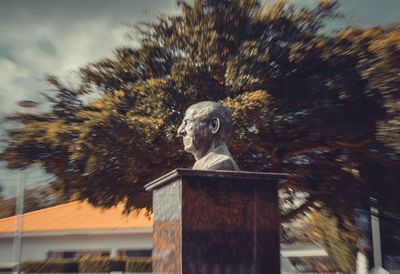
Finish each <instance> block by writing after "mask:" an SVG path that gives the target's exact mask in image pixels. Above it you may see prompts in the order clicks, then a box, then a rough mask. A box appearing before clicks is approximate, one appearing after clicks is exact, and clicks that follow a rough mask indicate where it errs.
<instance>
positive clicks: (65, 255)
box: [47, 250, 110, 259]
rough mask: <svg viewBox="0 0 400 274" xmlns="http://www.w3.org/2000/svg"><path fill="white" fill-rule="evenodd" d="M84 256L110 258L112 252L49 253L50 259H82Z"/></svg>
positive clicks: (70, 251)
mask: <svg viewBox="0 0 400 274" xmlns="http://www.w3.org/2000/svg"><path fill="white" fill-rule="evenodd" d="M82 256H107V257H109V256H110V251H107V250H68V251H67V250H65V251H64V250H63V251H52V250H51V251H49V252H48V253H47V258H48V259H60V258H72V259H73V258H80V257H82Z"/></svg>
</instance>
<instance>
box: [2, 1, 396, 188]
mask: <svg viewBox="0 0 400 274" xmlns="http://www.w3.org/2000/svg"><path fill="white" fill-rule="evenodd" d="M265 1H267V0H265ZM268 1H270V0H268ZM271 1H272V0H271ZM271 1H270V2H271ZM187 2H188V3H191V2H193V1H187ZM292 2H294V3H295V4H299V5H312V4H314V3H315V0H292ZM342 3H343V5H342V9H341V10H342V11H344V12H346V13H347V14H348V15H350V19H349V23H351V24H356V25H358V26H362V27H366V26H371V25H382V24H383V25H385V24H389V23H391V22H393V21H395V20H396V19H397V20H399V19H400V0H343V1H342ZM177 11H178V9H177V5H176V0H113V1H110V0H0V119H1V117H2V116H4V115H8V114H11V113H13V112H16V111H24V109H22V108H21V107H19V106H18V102H19V101H21V100H34V101H37V102H39V103H41V102H42V104H39V106H38V110H36V111H40V110H42V111H43V110H44V109H45V106H46V104H45V103H43V98H42V97H41V96H40V93H41V92H43V91H49V86H48V85H47V84H46V82H45V81H44V77H45V75H46V74H54V75H56V76H59V77H61V78H63V77H66V78H67V77H73V75H74V73H75V72H76V71H77V70H78V69H79V67H81V66H83V65H85V64H87V63H88V62H94V61H96V60H98V59H100V58H105V57H111V56H112V50H113V48H115V47H118V46H121V45H125V46H129V45H134V40H131V39H128V38H127V33H128V30H129V29H128V27H127V26H126V24H128V23H134V22H137V21H139V20H146V21H148V20H152V19H154V18H156V16H157V15H158V14H160V13H166V14H171V13H176V12H177ZM2 126H3V125H2V123H1V120H0V133H1V127H2ZM28 174H29V176H28V183H29V184H39V183H41V182H46V180H48V177H49V175H47V174H45V173H44V172H43V171H42V170H41V169H40V168H38V167H33V168H31V169H29V172H28ZM19 177H21V172H20V171H9V170H6V169H5V165H4V163H0V185H3V188H5V190H6V193H11V192H13V191H14V190H15V184H16V181H17V180H19ZM46 178H47V179H46ZM10 186H11V187H10Z"/></svg>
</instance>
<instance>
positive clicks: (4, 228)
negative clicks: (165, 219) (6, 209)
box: [0, 201, 153, 234]
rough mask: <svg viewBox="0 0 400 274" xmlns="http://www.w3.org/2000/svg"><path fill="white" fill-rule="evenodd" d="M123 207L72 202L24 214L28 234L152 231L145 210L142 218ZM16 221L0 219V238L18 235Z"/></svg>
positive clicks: (13, 219)
mask: <svg viewBox="0 0 400 274" xmlns="http://www.w3.org/2000/svg"><path fill="white" fill-rule="evenodd" d="M123 209H124V206H123V205H122V204H120V205H118V206H115V207H112V208H110V209H102V208H95V207H93V206H92V205H90V204H89V203H87V202H80V201H76V202H70V203H66V204H62V205H58V206H53V207H49V208H46V209H41V210H37V211H33V212H29V213H26V214H24V220H23V221H24V224H23V231H24V232H38V231H60V230H107V229H108V230H109V229H124V228H125V229H129V228H151V227H152V225H153V218H152V216H151V217H150V218H149V217H148V216H146V215H145V211H144V210H142V211H140V212H139V214H135V213H131V214H129V215H125V214H123V213H122V211H123ZM15 224H16V217H15V216H12V217H8V218H4V219H0V234H1V233H12V232H14V231H15Z"/></svg>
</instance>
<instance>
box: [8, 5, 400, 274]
mask: <svg viewBox="0 0 400 274" xmlns="http://www.w3.org/2000/svg"><path fill="white" fill-rule="evenodd" d="M0 5H1V6H0V7H1V8H0V33H1V36H0V67H1V74H0V189H1V192H0V218H1V219H0V270H4V271H6V270H10V269H14V270H16V271H18V272H19V271H22V270H23V271H25V272H40V271H42V272H88V271H89V272H95V271H98V272H110V271H113V270H118V271H127V272H135V271H137V272H140V271H142V272H143V271H147V272H150V271H151V259H150V256H151V226H152V215H151V202H152V201H151V194H150V193H147V192H145V191H144V189H143V186H144V185H145V184H146V183H148V182H150V181H151V180H153V179H155V178H157V177H159V176H161V175H162V174H164V173H166V172H168V171H170V170H172V169H175V168H177V167H190V166H191V165H192V164H193V162H194V160H193V159H192V158H191V156H190V155H187V154H186V153H185V152H184V151H182V145H181V140H180V138H178V137H177V136H176V130H177V126H178V125H179V124H180V122H181V119H182V117H183V116H184V111H185V110H186V108H187V107H188V106H189V105H191V104H193V103H195V102H198V101H202V100H214V101H219V102H221V103H223V104H224V105H226V106H227V107H229V108H230V109H231V110H232V113H233V118H234V133H233V135H232V138H231V140H230V141H229V143H228V146H229V148H230V150H231V152H232V154H233V156H234V158H235V159H236V161H237V162H238V164H239V166H240V167H241V169H242V170H246V171H263V172H285V173H288V174H289V177H288V178H287V179H285V180H282V181H281V182H280V183H279V186H280V198H281V213H282V216H281V221H282V227H281V258H282V259H281V260H282V272H293V273H294V272H296V273H298V272H318V273H328V272H341V273H354V272H356V271H358V273H367V271H368V270H369V269H372V268H373V267H383V268H385V269H386V270H388V271H389V272H390V273H399V272H396V271H400V199H399V198H398V197H400V182H399V180H400V116H399V115H400V91H399V87H400V21H399V20H400V2H399V1H398V0H381V1H373V0H348V1H334V0H321V1H317V0H297V1H296V0H293V1H256V0H195V1H174V0H171V1H170V0H152V1H139V0H135V1H128V0H118V1H113V2H111V1H103V0H100V1H99V0H97V1H94V0H87V1H75V0H71V1H48V0H37V1H8V0H1V1H0ZM115 216H118V218H116V217H115ZM111 231H113V232H112V233H111ZM127 231H128V232H127ZM66 235H69V236H66ZM83 235H87V236H83ZM127 242H131V243H132V244H127ZM373 243H374V244H373ZM21 262H22V263H21ZM363 271H364V272H363Z"/></svg>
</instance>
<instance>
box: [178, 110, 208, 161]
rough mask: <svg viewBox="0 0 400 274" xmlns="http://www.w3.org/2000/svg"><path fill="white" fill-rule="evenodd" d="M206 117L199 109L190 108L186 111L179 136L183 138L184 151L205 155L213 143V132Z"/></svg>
mask: <svg viewBox="0 0 400 274" xmlns="http://www.w3.org/2000/svg"><path fill="white" fill-rule="evenodd" d="M206 120H207V116H206V115H201V112H200V111H199V109H197V108H189V109H188V110H187V111H186V114H185V117H184V118H183V121H182V124H181V125H180V127H179V129H178V134H180V135H182V137H183V145H184V149H185V151H187V152H190V153H193V154H195V155H196V154H203V153H205V152H206V151H207V150H208V148H209V147H210V145H211V142H212V132H211V128H210V127H209V125H208V123H207V122H205V121H206Z"/></svg>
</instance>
